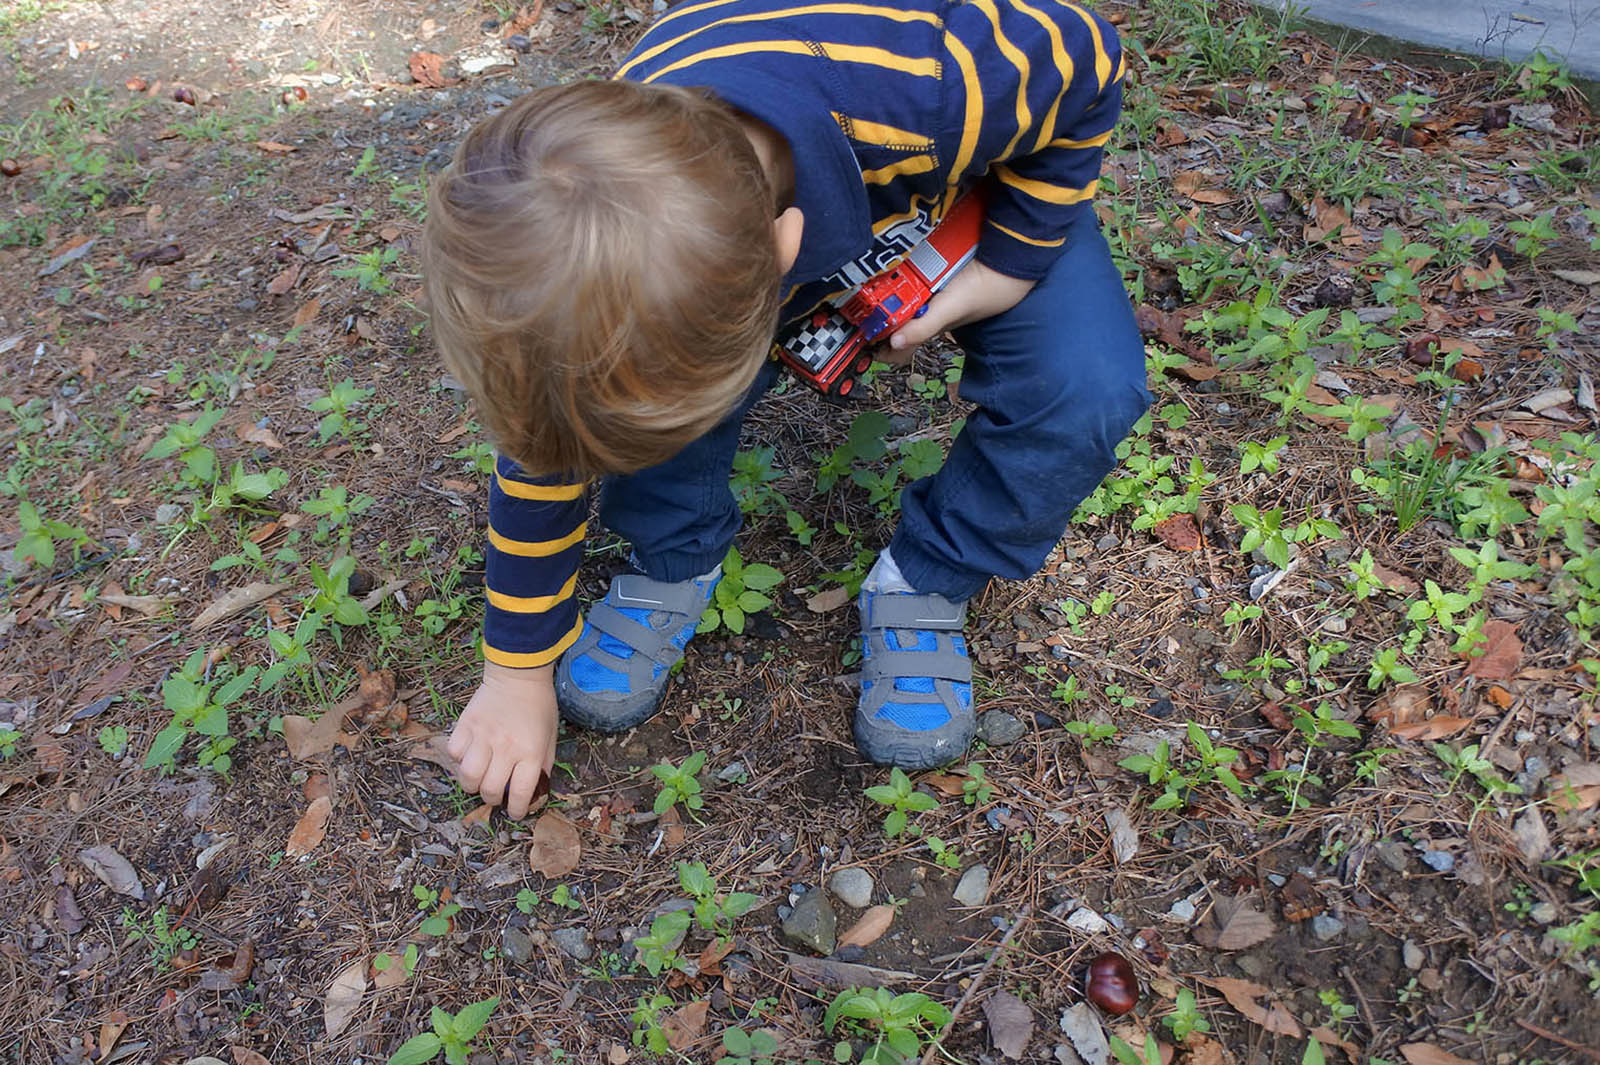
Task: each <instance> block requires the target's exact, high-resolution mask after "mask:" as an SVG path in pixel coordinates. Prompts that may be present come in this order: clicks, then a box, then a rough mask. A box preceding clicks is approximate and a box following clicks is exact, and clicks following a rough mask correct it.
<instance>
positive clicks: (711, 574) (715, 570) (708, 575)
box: [695, 562, 722, 581]
mask: <svg viewBox="0 0 1600 1065" xmlns="http://www.w3.org/2000/svg"><path fill="white" fill-rule="evenodd" d="M720 576H722V563H720V562H718V563H717V564H716V565H715V566H712V567H711V568H710V569H708V570H706V572H704V573H702V574H700V576H698V577H696V578H695V580H697V581H711V580H716V579H717V578H718V577H720Z"/></svg>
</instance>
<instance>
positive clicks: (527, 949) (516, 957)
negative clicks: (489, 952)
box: [500, 927, 536, 965]
mask: <svg viewBox="0 0 1600 1065" xmlns="http://www.w3.org/2000/svg"><path fill="white" fill-rule="evenodd" d="M535 946H536V944H535V943H534V941H533V937H532V936H531V935H529V934H528V930H527V929H526V928H511V927H507V928H506V930H505V931H504V932H502V933H500V952H501V954H503V955H504V956H505V957H506V959H507V960H509V961H511V962H513V963H514V964H517V965H526V964H528V963H529V962H530V961H532V960H533V954H534V948H535Z"/></svg>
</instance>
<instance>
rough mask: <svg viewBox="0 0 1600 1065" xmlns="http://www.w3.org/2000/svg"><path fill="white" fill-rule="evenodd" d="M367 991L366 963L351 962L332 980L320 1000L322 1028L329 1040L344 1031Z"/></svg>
mask: <svg viewBox="0 0 1600 1065" xmlns="http://www.w3.org/2000/svg"><path fill="white" fill-rule="evenodd" d="M366 991H367V961H366V959H365V958H362V959H361V960H360V961H355V962H351V963H350V964H349V965H347V966H345V968H344V969H342V970H340V972H339V975H338V976H335V977H334V978H333V985H332V986H331V987H329V988H328V992H327V994H326V995H324V996H323V999H322V1028H323V1031H325V1032H326V1033H327V1036H328V1038H329V1039H332V1038H333V1037H334V1036H336V1035H338V1034H339V1033H340V1032H342V1031H344V1030H345V1029H346V1028H347V1027H349V1025H350V1021H351V1019H352V1018H353V1017H355V1015H356V1010H358V1009H360V1008H361V997H362V996H363V995H364V994H366Z"/></svg>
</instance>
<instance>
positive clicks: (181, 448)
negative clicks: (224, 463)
mask: <svg viewBox="0 0 1600 1065" xmlns="http://www.w3.org/2000/svg"><path fill="white" fill-rule="evenodd" d="M226 414H227V411H225V410H221V409H218V408H214V407H211V406H207V407H206V408H205V409H204V410H202V411H201V412H200V413H199V414H197V415H195V417H194V418H193V419H192V420H190V421H187V422H174V423H173V424H172V425H170V426H168V427H167V431H166V432H165V433H164V434H162V436H161V438H160V439H158V440H157V441H156V442H155V443H154V444H152V445H151V447H150V450H149V451H146V452H145V455H144V457H145V458H147V459H164V458H168V457H170V456H172V455H176V456H178V458H179V460H180V461H182V463H183V469H182V471H181V472H180V473H179V475H178V476H179V480H181V481H183V482H184V483H185V484H188V485H191V486H193V487H196V488H201V487H205V486H207V485H210V484H211V483H212V482H213V481H215V480H216V479H217V453H216V452H215V451H213V450H212V449H211V448H210V447H207V446H206V445H205V443H203V441H204V440H205V438H206V435H207V434H208V433H210V432H211V430H212V429H214V428H216V426H217V423H218V422H220V421H222V419H223V416H224V415H226Z"/></svg>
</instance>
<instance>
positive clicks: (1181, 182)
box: [1172, 170, 1238, 206]
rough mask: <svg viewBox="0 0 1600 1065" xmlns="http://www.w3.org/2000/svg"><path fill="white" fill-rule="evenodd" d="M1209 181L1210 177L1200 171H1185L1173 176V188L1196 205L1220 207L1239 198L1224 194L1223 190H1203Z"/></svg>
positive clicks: (1229, 193) (1231, 194)
mask: <svg viewBox="0 0 1600 1065" xmlns="http://www.w3.org/2000/svg"><path fill="white" fill-rule="evenodd" d="M1209 180H1210V177H1209V176H1208V175H1206V174H1203V173H1201V172H1200V171H1198V170H1184V171H1181V172H1179V173H1177V174H1174V175H1173V177H1172V187H1173V188H1175V189H1177V190H1178V193H1179V195H1181V196H1186V197H1188V198H1189V199H1191V200H1193V201H1194V202H1195V203H1205V204H1211V205H1213V206H1218V205H1221V204H1224V203H1232V202H1233V201H1234V200H1235V199H1237V198H1238V197H1236V196H1235V195H1234V194H1233V193H1231V192H1224V191H1222V190H1221V189H1208V188H1203V187H1202V186H1203V185H1204V184H1205V183H1206V182H1207V181H1209Z"/></svg>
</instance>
